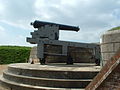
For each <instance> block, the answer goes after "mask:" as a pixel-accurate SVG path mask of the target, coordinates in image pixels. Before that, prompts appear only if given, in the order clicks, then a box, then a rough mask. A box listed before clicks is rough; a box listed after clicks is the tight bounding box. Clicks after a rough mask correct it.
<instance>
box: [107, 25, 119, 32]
mask: <svg viewBox="0 0 120 90" xmlns="http://www.w3.org/2000/svg"><path fill="white" fill-rule="evenodd" d="M113 30H120V26H118V27H114V28H112V29H110V30H108V31H113Z"/></svg>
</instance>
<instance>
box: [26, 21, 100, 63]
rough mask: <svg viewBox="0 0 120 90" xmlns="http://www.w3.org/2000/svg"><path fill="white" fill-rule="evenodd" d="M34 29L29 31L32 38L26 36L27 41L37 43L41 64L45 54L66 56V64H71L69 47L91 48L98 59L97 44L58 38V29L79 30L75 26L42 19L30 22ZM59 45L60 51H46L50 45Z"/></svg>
mask: <svg viewBox="0 0 120 90" xmlns="http://www.w3.org/2000/svg"><path fill="white" fill-rule="evenodd" d="M31 25H32V26H33V27H34V28H37V29H38V30H35V31H34V32H31V35H32V38H27V42H30V43H32V44H37V57H38V58H39V60H40V63H41V64H45V59H46V57H47V56H61V57H62V56H66V57H67V60H66V63H67V64H73V58H72V56H71V50H70V49H69V47H76V48H77V47H81V48H85V49H91V50H92V56H91V57H93V56H94V58H96V59H100V52H99V51H100V48H99V45H97V44H93V43H78V42H70V41H62V40H59V31H60V30H67V31H76V32H78V31H79V30H80V28H79V27H77V26H70V25H63V24H57V23H52V22H44V21H37V20H36V21H34V22H32V23H31ZM52 45H53V46H54V45H55V46H61V52H60V53H50V52H49V51H47V48H49V47H50V46H52Z"/></svg>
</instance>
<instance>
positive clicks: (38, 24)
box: [31, 20, 80, 31]
mask: <svg viewBox="0 0 120 90" xmlns="http://www.w3.org/2000/svg"><path fill="white" fill-rule="evenodd" d="M31 25H33V27H34V28H40V27H42V26H45V25H50V26H53V25H56V26H58V27H59V29H60V30H70V31H79V29H80V28H79V27H77V26H70V25H63V24H57V23H52V22H44V21H38V20H35V21H34V22H32V23H31Z"/></svg>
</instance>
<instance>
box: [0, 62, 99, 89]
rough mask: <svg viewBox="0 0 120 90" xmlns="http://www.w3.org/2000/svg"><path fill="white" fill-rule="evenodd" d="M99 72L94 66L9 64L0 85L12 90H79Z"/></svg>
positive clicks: (97, 67)
mask: <svg viewBox="0 0 120 90" xmlns="http://www.w3.org/2000/svg"><path fill="white" fill-rule="evenodd" d="M99 70H100V67H99V66H95V65H94V64H74V65H65V64H57V65H56V64H49V65H39V64H28V63H21V64H11V65H9V66H8V70H7V71H4V74H3V76H2V77H1V79H0V83H1V85H2V86H5V87H8V88H12V90H41V89H42V90H46V89H49V90H56V89H60V90H64V89H65V90H69V89H70V88H71V89H73V90H74V89H78V90H80V89H82V88H85V87H86V86H87V85H88V84H89V83H90V82H91V80H92V78H94V77H95V75H96V74H97V73H98V72H99ZM18 87H19V88H18ZM8 90H9V89H8Z"/></svg>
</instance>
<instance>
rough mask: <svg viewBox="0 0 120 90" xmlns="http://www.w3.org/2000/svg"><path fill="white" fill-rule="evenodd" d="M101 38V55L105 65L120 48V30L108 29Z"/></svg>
mask: <svg viewBox="0 0 120 90" xmlns="http://www.w3.org/2000/svg"><path fill="white" fill-rule="evenodd" d="M101 39H102V41H101V55H102V60H103V65H105V64H106V62H107V60H109V59H110V58H111V57H112V56H113V55H114V54H115V53H116V51H117V50H118V49H119V48H120V30H113V31H107V32H106V33H105V34H103V35H102V37H101Z"/></svg>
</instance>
